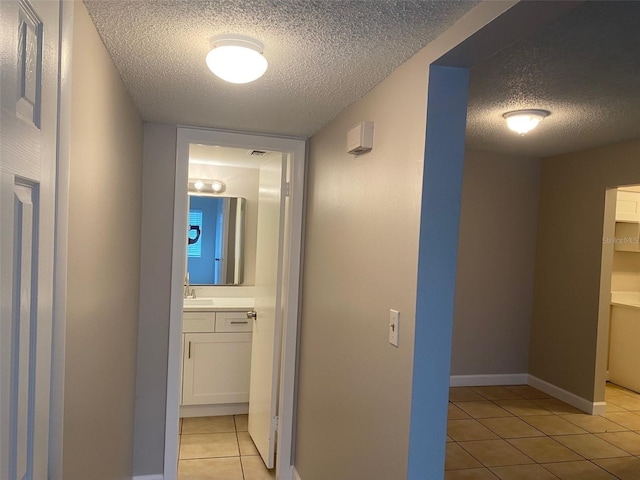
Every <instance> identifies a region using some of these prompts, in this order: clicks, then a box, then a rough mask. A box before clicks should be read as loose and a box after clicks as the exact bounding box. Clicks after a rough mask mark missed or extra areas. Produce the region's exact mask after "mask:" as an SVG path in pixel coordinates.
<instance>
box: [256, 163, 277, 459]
mask: <svg viewBox="0 0 640 480" xmlns="http://www.w3.org/2000/svg"><path fill="white" fill-rule="evenodd" d="M285 173H286V171H285V168H284V162H283V158H282V156H281V155H278V156H277V157H275V158H271V159H265V161H264V162H263V163H262V164H261V166H260V183H259V197H258V245H257V249H256V284H255V311H256V318H255V319H254V323H253V342H252V348H251V385H250V388H249V434H250V435H251V438H252V439H253V442H254V443H255V444H256V447H257V448H258V451H259V452H260V455H261V456H262V459H263V460H264V463H265V465H266V466H267V468H273V467H274V456H275V442H276V426H277V420H276V419H277V406H278V380H279V379H278V372H279V368H280V344H281V330H282V304H281V303H282V301H281V296H282V262H283V242H282V238H283V231H284V221H283V220H284V206H285V202H282V201H281V197H282V186H283V184H284V178H285Z"/></svg>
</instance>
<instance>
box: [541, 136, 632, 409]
mask: <svg viewBox="0 0 640 480" xmlns="http://www.w3.org/2000/svg"><path fill="white" fill-rule="evenodd" d="M639 159H640V140H632V141H627V142H622V143H618V144H615V145H608V146H604V147H600V148H596V149H592V150H588V151H583V152H574V153H569V154H565V155H559V156H556V157H552V158H547V159H544V160H543V162H542V174H541V184H540V185H541V186H540V211H539V220H538V238H537V253H536V270H535V283H534V306H533V321H532V328H531V344H530V353H529V373H531V374H532V375H534V376H536V377H538V378H540V379H542V380H544V381H547V382H549V383H552V384H554V385H556V386H558V387H560V388H563V389H565V390H568V391H569V392H571V393H574V394H575V395H578V396H580V397H582V398H585V399H588V400H593V399H594V398H595V400H596V401H601V400H603V398H601V397H603V388H604V387H602V388H601V389H600V390H601V391H600V392H596V391H594V385H596V386H597V385H600V383H604V378H600V377H602V375H603V373H604V372H598V375H599V379H598V380H596V362H598V365H600V366H602V365H604V364H606V358H604V359H603V358H601V356H602V355H605V356H606V348H604V347H602V346H600V348H599V349H598V350H597V346H598V301H599V295H600V273H601V261H602V236H603V220H604V211H605V210H604V208H605V203H604V200H605V190H606V188H608V187H616V186H618V185H623V184H637V183H640V161H639ZM601 330H604V329H601ZM600 335H601V338H602V336H603V335H605V333H603V332H602V331H601V332H600ZM605 341H606V338H605ZM601 343H602V342H601ZM597 351H598V352H599V353H598V354H597V353H596V352H597ZM600 370H602V368H600ZM600 380H602V381H600ZM598 388H599V387H598Z"/></svg>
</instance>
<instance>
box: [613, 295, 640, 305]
mask: <svg viewBox="0 0 640 480" xmlns="http://www.w3.org/2000/svg"><path fill="white" fill-rule="evenodd" d="M611 305H618V306H622V307H633V308H640V292H611Z"/></svg>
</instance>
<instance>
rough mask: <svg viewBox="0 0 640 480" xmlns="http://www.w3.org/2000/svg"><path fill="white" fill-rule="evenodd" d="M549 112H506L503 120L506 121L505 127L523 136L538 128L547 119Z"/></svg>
mask: <svg viewBox="0 0 640 480" xmlns="http://www.w3.org/2000/svg"><path fill="white" fill-rule="evenodd" d="M550 114H551V112H548V111H547V110H538V109H528V110H514V111H513V112H507V113H505V114H504V115H502V116H503V117H504V119H505V120H506V121H507V126H508V127H509V128H510V129H511V130H513V131H514V132H517V133H519V134H520V135H524V134H525V133H527V132H530V131H531V130H533V129H534V128H536V127H537V126H538V124H539V123H540V122H541V121H542V120H544V119H545V118H546V117H548V116H549V115H550Z"/></svg>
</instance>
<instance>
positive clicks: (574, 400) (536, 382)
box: [529, 375, 606, 415]
mask: <svg viewBox="0 0 640 480" xmlns="http://www.w3.org/2000/svg"><path fill="white" fill-rule="evenodd" d="M529 385H531V386H532V387H534V388H537V389H538V390H541V391H543V392H544V393H548V394H549V395H551V396H553V397H555V398H557V399H558V400H562V401H563V402H565V403H568V404H569V405H571V406H573V407H576V408H577V409H579V410H582V411H583V412H586V413H590V414H592V415H599V414H600V413H604V411H605V407H606V403H605V402H592V401H589V400H587V399H586V398H582V397H579V396H578V395H576V394H574V393H571V392H569V391H567V390H565V389H563V388H560V387H558V386H556V385H553V384H552V383H549V382H545V381H544V380H541V379H539V378H538V377H534V376H533V375H529Z"/></svg>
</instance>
